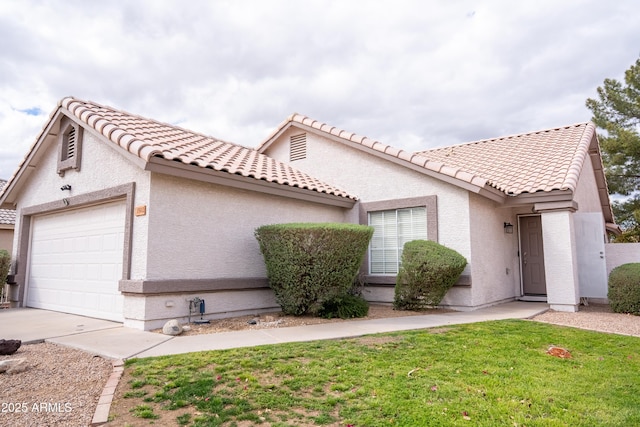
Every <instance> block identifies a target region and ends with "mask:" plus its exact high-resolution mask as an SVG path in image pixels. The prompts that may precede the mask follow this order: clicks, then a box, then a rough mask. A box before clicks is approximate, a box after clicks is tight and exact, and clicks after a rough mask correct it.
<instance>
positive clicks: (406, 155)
mask: <svg viewBox="0 0 640 427" xmlns="http://www.w3.org/2000/svg"><path fill="white" fill-rule="evenodd" d="M293 123H296V124H298V125H302V126H308V127H309V128H311V129H316V130H319V131H321V132H325V133H326V134H327V135H331V136H334V137H338V138H341V139H342V140H344V141H346V142H348V143H352V144H358V145H360V146H362V147H366V148H368V149H371V150H373V151H375V152H378V153H381V154H384V155H386V156H391V157H395V158H397V159H399V160H401V161H405V162H407V163H408V164H412V165H415V166H419V167H423V168H425V169H427V170H430V171H434V172H438V173H442V174H443V175H448V176H450V177H453V178H456V179H459V180H461V181H464V182H465V183H468V184H471V185H473V186H476V187H480V188H482V187H484V185H485V183H486V180H484V179H483V177H480V176H475V175H472V174H471V173H466V174H458V172H460V171H461V170H460V169H459V168H455V167H448V168H446V169H443V168H442V164H440V162H437V161H435V162H434V161H433V160H430V159H428V158H425V157H423V156H419V155H415V153H412V152H408V151H404V150H400V149H397V148H395V147H391V146H390V145H387V144H383V143H382V142H380V141H376V140H373V139H371V138H367V137H364V136H360V135H357V134H355V133H353V132H348V131H346V130H340V129H337V128H336V127H333V126H329V125H327V124H324V123H320V122H318V121H317V120H313V119H311V118H309V117H307V116H304V115H302V114H298V113H293V114H292V115H290V116H289V117H287V118H286V119H285V120H284V121H283V122H282V123H280V125H279V126H278V128H277V129H276V130H275V131H274V132H273V133H272V134H271V135H270V136H269V137H268V138H267V139H266V140H265V141H264V142H262V144H260V145H259V146H258V148H257V150H258V151H259V152H262V151H263V150H265V149H266V147H268V145H269V144H270V143H271V142H273V140H274V138H275V137H276V136H277V135H278V134H279V133H280V132H281V131H282V130H283V129H285V128H286V127H288V126H290V125H291V124H293ZM432 163H433V164H432ZM466 172H469V171H466ZM458 175H459V176H458Z"/></svg>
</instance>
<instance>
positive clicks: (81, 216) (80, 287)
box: [26, 201, 126, 321]
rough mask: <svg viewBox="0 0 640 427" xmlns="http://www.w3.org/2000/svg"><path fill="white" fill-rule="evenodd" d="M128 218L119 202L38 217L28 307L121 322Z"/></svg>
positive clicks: (34, 223)
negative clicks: (122, 279)
mask: <svg viewBox="0 0 640 427" xmlns="http://www.w3.org/2000/svg"><path fill="white" fill-rule="evenodd" d="M125 213H126V209H125V203H124V202H123V201H119V202H111V203H105V204H100V205H95V206H90V207H87V208H81V209H75V210H69V211H64V212H59V213H55V214H49V215H42V216H37V217H34V218H33V219H32V222H31V245H30V249H29V266H28V279H27V288H26V302H27V304H26V305H27V306H29V307H35V308H43V309H47V310H55V311H62V312H65V313H73V314H80V315H84V316H90V317H96V318H101V319H108V320H115V321H122V320H123V316H122V306H123V301H124V298H123V296H122V294H121V293H120V292H119V291H118V282H119V280H120V279H121V278H122V260H123V249H124V226H125Z"/></svg>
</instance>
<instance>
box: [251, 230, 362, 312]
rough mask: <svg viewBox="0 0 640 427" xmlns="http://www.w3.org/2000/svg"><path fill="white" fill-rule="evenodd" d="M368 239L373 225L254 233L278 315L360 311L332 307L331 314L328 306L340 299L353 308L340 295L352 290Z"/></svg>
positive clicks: (349, 300) (347, 299) (348, 301)
mask: <svg viewBox="0 0 640 427" xmlns="http://www.w3.org/2000/svg"><path fill="white" fill-rule="evenodd" d="M372 235H373V228H372V227H368V226H364V225H357V224H339V223H292V224H275V225H265V226H262V227H259V228H258V229H256V231H255V236H256V239H257V240H258V243H259V244H260V251H261V252H262V255H263V257H264V260H265V264H266V267H267V276H268V278H269V285H270V286H271V288H272V289H273V291H274V293H275V296H276V300H277V301H278V304H279V305H280V307H281V308H282V311H283V312H284V313H285V314H293V315H301V314H311V315H314V316H317V315H320V314H323V315H325V316H340V313H355V312H361V310H360V309H358V310H342V311H340V312H338V311H337V309H335V310H333V309H332V310H333V311H335V314H331V313H333V311H332V310H330V308H331V307H329V306H331V305H333V304H338V305H340V301H341V300H343V301H344V303H345V304H347V303H348V304H349V305H353V300H352V299H351V298H343V297H344V296H345V295H349V291H350V290H351V289H352V288H353V285H354V279H355V277H356V275H357V274H358V270H359V269H360V264H361V263H362V260H363V259H364V255H365V253H366V252H367V247H368V245H369V241H370V240H371V236H372ZM325 305H327V306H328V307H325ZM328 310H329V311H328ZM365 314H366V313H365Z"/></svg>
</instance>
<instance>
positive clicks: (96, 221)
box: [0, 98, 615, 329]
mask: <svg viewBox="0 0 640 427" xmlns="http://www.w3.org/2000/svg"><path fill="white" fill-rule="evenodd" d="M0 207H2V208H15V209H16V210H17V213H18V217H17V220H16V224H17V228H16V230H17V233H16V237H15V245H14V259H16V260H17V263H16V269H15V271H14V273H15V279H16V282H17V283H18V285H19V286H18V288H17V292H14V296H15V298H14V299H15V304H17V305H22V306H30V307H37V308H45V309H51V310H59V311H64V312H69V313H76V314H82V315H87V316H92V317H99V318H105V319H111V320H116V321H123V322H124V324H125V325H126V326H131V327H137V328H143V329H151V328H156V327H159V326H161V325H162V324H163V323H164V322H165V321H166V320H167V319H171V318H181V319H186V317H187V315H188V309H189V301H190V300H192V299H193V298H194V297H199V298H202V299H204V300H205V301H206V317H207V318H216V317H225V316H230V315H238V314H245V313H256V312H260V311H264V310H273V309H276V308H277V304H276V302H275V299H274V296H273V293H272V291H271V290H270V289H269V288H268V282H267V279H266V271H265V267H264V262H263V259H262V256H261V254H260V251H259V247H258V244H257V241H256V240H255V237H254V230H255V229H256V228H257V227H259V226H261V225H264V224H271V223H282V222H294V221H295V222H302V221H307V222H309V221H314V222H318V221H331V222H354V223H363V224H371V225H373V226H374V227H375V228H376V233H375V235H374V238H373V241H372V244H371V247H370V250H369V253H368V255H367V260H366V262H365V263H364V264H363V268H362V273H363V274H362V277H363V279H364V280H365V281H366V282H367V284H368V286H367V287H366V288H365V297H366V298H368V299H369V300H371V301H379V302H391V301H392V300H393V283H394V278H395V272H396V271H397V267H398V260H399V256H400V251H401V248H402V243H403V242H404V241H407V240H410V239H414V238H428V239H433V240H437V241H438V242H440V243H442V244H444V245H446V246H449V247H451V248H453V249H456V250H457V251H458V252H460V253H461V254H463V255H464V256H465V257H466V258H467V260H468V261H469V265H468V267H467V269H466V270H465V272H464V273H463V277H462V278H461V280H460V281H459V283H458V284H457V286H455V287H454V288H453V289H452V290H451V291H450V292H449V293H448V294H447V296H446V298H445V301H444V302H443V303H444V305H446V306H449V307H452V308H456V309H462V310H468V309H474V308H477V307H481V306H486V305H490V304H496V303H499V302H502V301H509V300H513V299H515V298H525V299H526V298H528V299H534V300H536V299H537V300H540V299H542V300H547V301H548V302H549V303H550V304H551V306H552V307H553V308H556V309H561V310H568V311H573V310H576V309H577V306H578V304H579V302H580V300H579V299H580V297H592V298H603V297H605V296H606V277H605V283H604V288H605V294H604V295H602V289H603V285H602V277H601V275H600V269H599V268H598V265H600V264H602V269H603V274H605V275H606V271H604V269H605V267H604V259H603V258H600V255H599V254H598V251H599V248H600V246H603V245H604V241H605V239H606V236H607V233H606V231H605V230H606V229H605V227H608V228H610V229H611V230H615V225H614V223H613V216H612V214H611V208H610V206H609V199H608V195H607V189H606V182H605V180H604V175H603V171H602V164H601V160H600V153H599V149H598V143H597V139H596V136H595V128H594V126H593V125H592V124H580V125H574V126H568V127H564V128H558V129H553V130H549V131H543V132H536V133H531V134H527V135H520V136H514V137H508V138H501V139H496V140H489V141H480V142H477V143H472V144H466V145H460V146H456V147H450V148H447V149H438V150H430V151H425V152H421V153H407V152H404V151H402V150H397V149H394V148H392V147H389V146H386V145H384V144H381V143H379V142H376V141H372V140H369V139H368V138H363V137H359V136H356V135H354V134H352V133H348V132H345V131H341V130H338V129H336V128H333V127H330V126H328V125H325V124H322V123H318V122H316V121H313V120H311V119H309V118H307V117H304V116H300V115H293V116H291V117H290V118H289V119H288V120H286V121H285V122H283V123H282V124H281V126H279V127H278V129H277V130H276V131H275V132H274V134H273V135H272V136H271V137H270V138H268V139H267V140H266V141H265V142H264V143H263V144H261V145H260V147H259V149H258V150H254V149H249V148H246V147H242V146H239V145H236V144H231V143H227V142H224V141H220V140H217V139H215V138H211V137H208V136H204V135H201V134H198V133H194V132H191V131H188V130H185V129H181V128H178V127H175V126H171V125H168V124H163V123H159V122H156V121H153V120H150V119H145V118H142V117H139V116H136V115H132V114H129V113H125V112H122V111H119V110H116V109H113V108H110V107H106V106H102V105H99V104H96V103H93V102H85V101H81V100H78V99H74V98H65V99H63V100H62V101H61V102H60V104H59V105H58V107H57V108H56V109H55V110H54V112H53V113H52V115H51V117H50V119H49V121H48V122H47V123H46V124H45V126H44V128H43V130H42V132H41V134H40V135H38V137H37V139H36V141H35V143H34V145H33V146H32V148H31V149H30V151H29V153H28V154H27V156H26V157H25V159H24V160H23V162H22V164H21V165H20V167H19V169H18V170H17V172H16V173H15V174H14V176H13V177H12V178H11V179H10V181H9V183H8V184H7V186H6V188H5V190H4V192H3V193H2V194H1V195H0ZM585 230H586V231H585ZM592 251H595V252H592ZM583 265H588V266H589V268H590V270H589V271H593V273H590V274H589V275H588V277H586V278H583V276H582V274H583V273H582V271H583V268H582V266H583ZM579 283H580V285H579Z"/></svg>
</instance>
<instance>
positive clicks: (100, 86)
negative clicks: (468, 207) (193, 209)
mask: <svg viewBox="0 0 640 427" xmlns="http://www.w3.org/2000/svg"><path fill="white" fill-rule="evenodd" d="M639 23H640V7H639V6H638V3H637V2H636V1H633V0H616V1H612V2H604V1H602V0H566V1H556V0H533V1H529V0H520V1H508V0H504V1H498V0H478V1H471V0H458V1H445V0H440V1H435V0H415V1H413V0H390V1H378V0H367V1H361V0H354V1H348V0H336V1H333V0H325V1H319V0H304V1H303V0H229V1H227V0H220V1H216V0H210V1H204V0H191V1H178V0H175V1H171V0H136V1H129V0H126V1H125V0H115V1H109V0H104V1H85V0H58V1H45V0H40V1H35V0H34V1H31V0H0V49H1V55H0V178H9V177H10V176H11V175H12V174H13V172H14V171H15V169H16V168H17V166H18V164H19V162H20V160H21V159H22V158H23V156H24V155H25V154H26V152H27V150H28V149H29V147H30V146H31V144H32V143H33V142H34V140H35V138H36V136H37V135H38V133H39V131H40V130H41V129H42V126H43V125H44V124H45V123H46V121H47V119H48V117H49V114H50V113H51V112H52V111H53V110H54V109H55V107H56V105H57V103H58V101H60V99H61V98H63V97H64V96H68V95H72V96H75V97H78V98H81V99H85V100H92V101H95V102H98V103H102V104H107V105H110V106H113V107H116V108H119V109H123V110H126V111H129V112H132V113H136V114H140V115H142V116H146V117H150V118H154V119H157V120H160V121H163V122H168V123H172V124H177V125H180V126H182V127H186V128H189V129H192V130H195V131H199V132H202V133H205V134H208V135H212V136H215V137H217V138H220V139H223V140H226V141H230V142H236V143H238V144H242V145H246V146H250V147H253V146H256V145H257V144H258V143H260V142H261V141H262V140H263V139H264V138H265V137H267V136H268V135H269V133H270V132H271V131H273V129H274V128H275V127H276V126H277V125H278V124H279V123H280V122H281V121H282V120H284V119H285V118H286V117H287V116H288V115H290V114H291V113H293V112H298V113H301V114H305V115H307V116H310V117H312V118H314V119H317V120H320V121H323V122H326V123H329V124H331V125H333V126H337V127H339V128H342V129H346V130H349V131H352V132H356V133H358V134H360V135H366V136H369V137H371V138H374V139H378V140H380V141H382V142H385V143H387V144H390V145H394V146H396V147H399V148H404V149H407V150H417V149H426V148H429V147H436V146H443V145H449V144H456V143H462V142H468V141H473V140H478V139H484V138H491V137H498V136H503V135H509V134H514V133H522V132H527V131H533V130H540V129H545V128H551V127H556V126H562V125H568V124H572V123H577V122H584V121H588V120H589V119H590V117H591V114H590V112H589V110H587V109H586V108H585V106H584V104H585V100H586V99H587V98H589V97H595V96H596V89H597V87H598V86H600V85H602V83H603V81H604V79H605V78H616V79H622V78H623V75H624V70H626V69H627V68H629V66H630V65H631V64H633V63H634V62H635V60H636V59H637V58H638V57H640V27H639V25H638V24H639Z"/></svg>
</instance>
